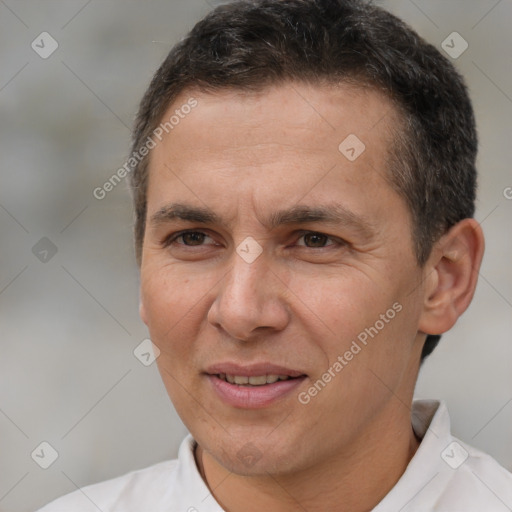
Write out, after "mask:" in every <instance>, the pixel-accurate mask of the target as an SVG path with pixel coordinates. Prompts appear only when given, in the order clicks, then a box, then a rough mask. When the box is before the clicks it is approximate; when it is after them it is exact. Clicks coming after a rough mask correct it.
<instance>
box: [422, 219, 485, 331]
mask: <svg viewBox="0 0 512 512" xmlns="http://www.w3.org/2000/svg"><path fill="white" fill-rule="evenodd" d="M484 246H485V243H484V235H483V232H482V228H481V227H480V224H478V222H477V221H476V220H475V219H464V220H462V221H460V222H459V223H457V224H455V226H453V227H452V228H451V229H450V230H449V231H448V232H447V233H446V234H444V235H443V236H442V237H441V238H440V239H439V240H438V241H437V242H436V243H435V245H434V247H433V248H432V253H431V255H430V258H429V260H428V261H427V263H426V264H425V266H424V272H425V274H424V280H425V286H424V301H423V310H422V313H421V315H420V320H419V326H418V329H419V331H420V332H423V333H425V334H442V333H443V332H446V331H448V330H449V329H451V328H452V327H453V325H454V324H455V322H456V321H457V319H458V318H459V316H461V315H462V313H464V311H465V310H466V309H467V307H468V306H469V304H470V302H471V300H472V298H473V295H474V293H475V288H476V284H477V281H478V271H479V269H480V264H481V263H482V257H483V253H484Z"/></svg>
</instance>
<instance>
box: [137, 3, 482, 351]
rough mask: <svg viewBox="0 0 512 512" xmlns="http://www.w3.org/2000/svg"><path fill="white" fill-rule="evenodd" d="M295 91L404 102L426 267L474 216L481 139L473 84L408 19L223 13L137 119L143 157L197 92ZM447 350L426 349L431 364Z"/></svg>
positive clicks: (164, 70) (397, 144)
mask: <svg viewBox="0 0 512 512" xmlns="http://www.w3.org/2000/svg"><path fill="white" fill-rule="evenodd" d="M290 80H293V81H299V82H305V83H312V84H315V83H316V84H319V85H320V84H324V83H331V84H333V83H334V84H335V83H339V82H341V83H353V84H357V85H358V86H359V87H361V88H374V89H377V90H381V91H383V92H384V93H385V94H386V95H387V96H389V97H390V98H391V99H392V100H393V107H394V108H395V109H396V111H397V112H398V113H399V116H397V119H396V121H397V122H396V124H395V125H394V126H390V129H391V130H393V135H394V136H393V139H392V141H391V143H390V147H389V149H388V154H387V165H386V169H385V170H386V172H387V178H388V180H389V183H390V184H391V185H392V186H393V187H394V188H395V189H396V190H397V191H398V192H399V193H400V195H401V196H402V197H403V198H404V200H405V201H406V202H407V205H408V207H409V210H410V214H411V216H412V219H413V226H412V230H413V233H412V235H413V240H414V245H415V253H416V256H417V259H418V264H419V265H423V264H424V263H425V261H426V259H427V257H428V255H429V254H430V250H431V247H432V244H433V243H434V241H435V240H437V239H438V238H439V236H440V235H441V234H442V233H443V232H445V231H446V230H447V229H448V228H450V227H451V226H453V225H454V224H455V223H456V222H458V221H459V220H461V219H463V218H467V217H472V216H473V213H474V200H475V189H476V170H475V158H476V151H477V136H476V130H475V125H474V119H473V111H472V107H471V103H470V100H469V98H468V95H467V92H466V88H465V86H464V83H463V80H462V78H461V77H460V76H459V75H458V74H457V72H456V71H455V69H454V68H453V66H452V65H451V64H450V63H449V62H448V61H447V60H446V59H445V58H444V57H443V56H442V55H441V54H440V53H439V52H438V51H437V50H436V49H435V48H434V47H432V46H430V45H429V44H427V43H425V41H423V40H422V39H421V38H419V37H418V35H417V34H415V33H414V32H413V31H411V30H410V29H409V28H408V27H407V26H406V25H404V24H403V23H402V22H401V21H400V20H399V19H398V18H396V17H394V16H393V15H391V14H389V13H388V12H386V11H384V10H382V9H380V8H378V7H375V6H371V5H369V4H368V3H366V2H361V1H351V0H346V1H343V0H292V1H289V0H287V1H282V2H276V1H273V0H268V1H245V2H236V3H233V4H229V5H227V6H224V7H220V8H218V9H216V10H215V11H214V12H213V13H211V14H210V15H209V16H207V17H206V18H205V19H204V20H203V21H201V22H200V23H198V24H197V26H196V27H195V28H194V30H193V31H192V32H191V33H190V35H189V36H188V37H187V38H186V39H184V40H183V41H182V42H181V43H180V44H178V45H177V46H176V47H175V48H174V49H173V50H172V51H171V52H170V53H169V55H168V57H167V58H166V60H165V62H164V63H163V64H162V66H161V67H160V69H159V70H158V72H157V73H156V74H155V77H154V79H153V81H152V83H151V85H150V87H149V88H148V91H147V92H146V94H145V96H144V99H143V101H142V103H141V108H140V111H139V115H138V117H137V122H136V127H135V131H134V142H133V152H139V150H140V148H141V146H143V145H144V143H145V141H146V140H147V138H148V137H153V139H154V138H155V137H154V131H155V129H158V126H159V125H160V124H161V123H162V122H165V121H168V120H167V119H165V120H164V119H163V115H164V113H165V111H166V110H167V108H168V107H169V105H171V104H172V103H173V102H174V101H175V100H176V97H177V95H178V94H180V93H181V92H182V91H184V90H186V89H187V88H191V87H196V88H199V89H200V90H202V91H216V90H223V89H235V90H245V91H257V90H261V89H264V88H266V87H269V86H270V85H273V84H278V83H284V82H286V81H290ZM176 107H179V105H176ZM334 108H335V107H334ZM171 128H172V126H171ZM166 130H167V128H166ZM160 131H161V130H160ZM148 163H149V157H146V158H144V159H143V160H142V162H141V163H139V164H138V165H136V166H134V167H133V171H132V175H131V176H132V185H133V190H134V199H135V208H136V226H135V239H136V251H137V258H138V260H139V262H140V259H141V255H142V241H143V237H144V230H145V225H146V213H147V197H146V196H147V179H148ZM438 341H439V336H435V335H431V336H429V337H428V338H427V341H426V343H425V346H424V349H423V357H426V356H427V355H428V354H429V353H430V352H431V351H432V350H433V349H434V348H435V346H436V344H437V342H438Z"/></svg>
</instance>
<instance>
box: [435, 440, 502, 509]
mask: <svg viewBox="0 0 512 512" xmlns="http://www.w3.org/2000/svg"><path fill="white" fill-rule="evenodd" d="M443 458H444V460H445V462H447V464H448V466H449V467H448V468H447V469H446V473H445V475H444V476H445V484H446V485H445V487H444V489H443V491H442V492H441V495H440V501H441V502H442V503H443V505H444V506H445V508H446V507H448V508H449V507H452V508H453V509H454V510H488V511H501V510H503V511H506V510H510V509H511V508H512V473H510V472H509V471H507V470H506V469H505V468H504V467H503V466H501V465H500V464H499V463H498V462H497V461H496V460H495V459H493V458H492V457H491V456H490V455H488V454H486V453H484V452H482V451H480V450H478V449H476V448H474V447H472V446H469V445H468V444H466V443H464V442H462V441H460V440H458V439H456V438H453V441H452V443H451V444H450V445H448V446H447V448H446V449H445V451H444V454H443ZM454 507H456V508H454Z"/></svg>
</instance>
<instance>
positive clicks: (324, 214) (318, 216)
mask: <svg viewBox="0 0 512 512" xmlns="http://www.w3.org/2000/svg"><path fill="white" fill-rule="evenodd" d="M175 219H180V220H184V221H188V222H197V223H200V224H227V223H226V222H223V221H222V218H221V217H219V216H218V215H217V214H215V213H214V212H213V211H212V210H210V209H209V208H206V207H204V208H203V207H195V206H189V205H185V204H181V203H171V204H169V205H166V206H163V207H162V208H160V209H159V210H158V211H156V212H155V213H154V214H153V215H152V216H151V219H150V222H151V223H152V224H156V225H158V224H164V223H166V222H170V221H173V220H175ZM313 222H323V223H326V224H332V225H335V226H338V225H342V226H345V227H347V228H349V229H352V230H353V231H355V232H356V233H358V234H359V235H360V236H361V237H362V238H364V239H370V238H372V237H373V236H374V235H375V233H376V228H375V226H374V225H373V223H371V222H370V221H369V220H368V219H367V218H366V217H364V216H362V215H358V214H356V213H354V212H352V211H351V210H349V209H347V208H346V207H344V206H342V205H340V204H336V203H335V204H329V205H325V206H307V205H297V206H293V207H291V208H288V209H285V210H279V211H277V212H275V213H273V214H271V215H270V217H269V219H268V222H264V224H266V225H267V226H268V227H269V228H270V229H275V228H277V227H279V226H282V225H289V224H308V223H313Z"/></svg>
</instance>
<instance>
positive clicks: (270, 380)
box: [219, 373, 290, 386]
mask: <svg viewBox="0 0 512 512" xmlns="http://www.w3.org/2000/svg"><path fill="white" fill-rule="evenodd" d="M219 378H220V379H222V380H225V381H227V382H229V383H230V384H237V385H239V386H264V385H265V384H274V382H277V381H278V380H288V379H289V378H290V377H289V376H288V375H272V374H269V375H256V376H254V377H247V376H246V375H228V374H225V373H221V374H219Z"/></svg>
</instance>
